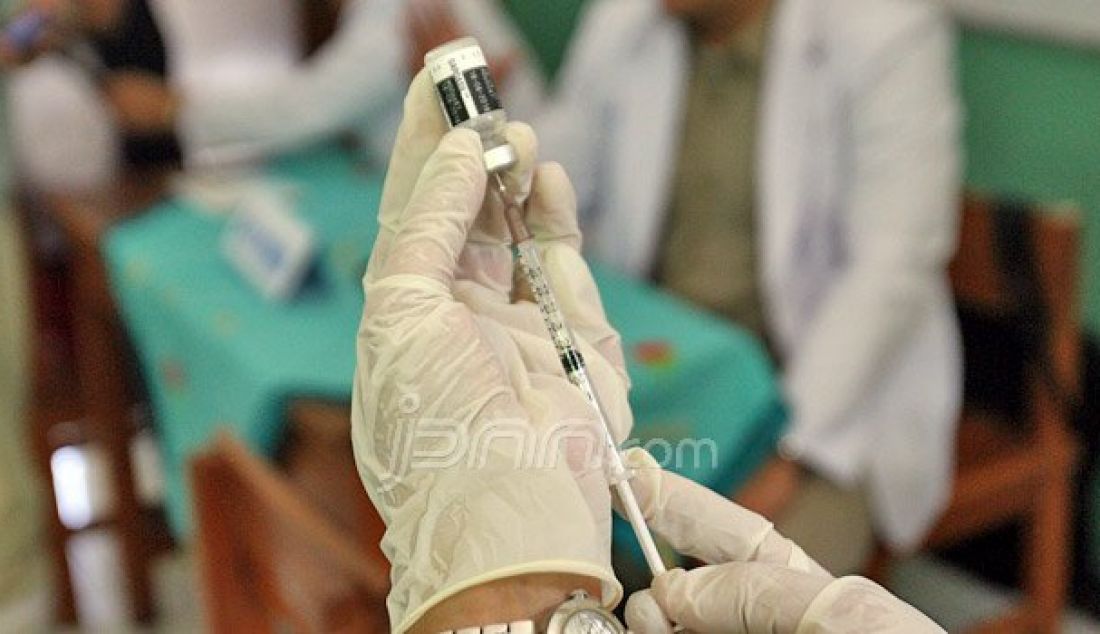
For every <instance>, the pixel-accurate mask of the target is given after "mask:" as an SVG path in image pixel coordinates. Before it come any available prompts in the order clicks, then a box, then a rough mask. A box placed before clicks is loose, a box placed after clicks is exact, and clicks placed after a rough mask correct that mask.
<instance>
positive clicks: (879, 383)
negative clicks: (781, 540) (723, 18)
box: [531, 0, 961, 548]
mask: <svg viewBox="0 0 1100 634" xmlns="http://www.w3.org/2000/svg"><path fill="white" fill-rule="evenodd" d="M952 62H953V33H952V29H951V26H950V24H949V22H948V19H947V18H946V16H944V15H943V14H942V13H941V12H940V11H939V10H938V9H936V8H935V6H934V5H933V4H932V3H929V2H922V1H919V0H780V2H779V4H778V5H777V8H776V14H775V15H774V17H773V23H772V33H771V39H770V43H769V50H768V51H767V55H766V71H765V79H764V82H765V83H764V87H763V91H762V99H763V103H762V106H761V111H762V114H761V121H760V124H759V131H760V132H759V134H760V136H759V140H758V144H757V145H758V157H757V170H758V178H757V182H758V184H759V185H758V192H757V195H758V202H757V209H758V221H757V226H758V227H759V229H758V231H759V240H760V242H761V244H760V252H761V254H762V255H761V257H762V263H761V267H760V270H761V275H762V278H763V279H762V288H763V289H764V295H765V297H764V301H765V304H766V307H767V314H768V319H769V322H770V328H771V330H772V333H773V335H774V337H775V339H776V343H777V345H778V347H779V350H780V353H781V355H782V357H783V361H784V364H783V365H784V378H783V383H784V387H785V390H786V393H787V396H788V399H789V402H790V405H791V409H792V421H791V429H790V434H789V438H788V442H787V444H788V446H790V447H791V448H792V450H794V451H795V452H796V453H797V454H798V455H799V456H800V459H801V460H802V461H803V462H804V463H806V464H808V465H810V466H812V467H813V468H815V469H817V470H818V471H820V472H821V473H823V475H825V476H827V477H829V478H831V479H833V480H834V481H836V482H839V483H842V484H856V483H860V484H862V485H863V486H865V487H866V489H867V490H868V491H869V495H870V497H871V503H872V509H873V512H874V516H875V521H876V524H877V528H878V531H879V532H880V534H881V535H882V536H883V537H884V538H885V539H887V540H888V541H889V542H890V543H891V544H892V545H893V546H895V547H898V548H905V547H912V546H914V545H916V544H917V543H918V542H919V540H920V539H921V537H922V536H923V535H924V534H925V532H926V531H927V530H928V528H929V527H930V525H931V523H932V522H933V521H934V519H935V518H936V516H937V514H938V513H939V512H940V511H941V510H942V508H943V507H944V505H945V502H946V500H947V496H948V492H949V485H950V478H951V473H952V466H953V455H954V454H953V449H954V431H955V421H956V420H957V415H958V412H959V407H960V396H961V367H960V366H961V362H960V356H959V341H958V333H957V324H956V323H955V320H954V316H953V308H952V303H951V298H950V294H949V290H948V286H947V280H946V273H945V268H946V264H947V263H948V261H949V258H950V257H951V255H952V253H953V251H954V247H955V235H956V210H957V208H958V206H959V173H960V157H959V154H960V150H959V139H958V129H959V121H960V108H959V105H958V102H957V99H956V92H955V80H954V74H953V71H952V67H953V64H952ZM688 63H689V41H688V37H687V33H686V30H685V28H684V25H683V24H681V23H680V22H679V21H678V20H675V19H672V18H670V17H668V16H666V15H664V13H663V11H662V9H661V7H660V3H659V2H658V1H657V0H599V1H597V2H594V3H593V5H592V6H591V7H590V8H589V9H588V10H587V13H586V15H585V17H584V18H583V20H582V23H581V25H580V27H579V30H578V33H577V36H576V39H575V40H574V43H573V45H572V47H571V50H570V52H569V54H568V56H567V59H566V62H565V65H564V67H563V69H562V72H561V75H560V81H559V83H558V88H557V92H556V93H555V96H554V99H553V101H552V102H550V105H549V106H548V107H547V108H545V109H544V110H543V111H542V112H539V113H533V114H532V115H531V116H532V119H533V122H534V124H535V127H536V130H537V131H538V132H539V137H540V141H541V145H542V148H543V150H542V156H543V157H544V158H550V159H556V160H559V161H561V162H563V163H564V164H565V166H566V168H567V170H568V171H569V173H570V175H571V177H572V178H573V179H574V181H575V184H576V186H577V190H578V198H579V202H580V206H581V209H582V227H583V229H584V231H585V239H586V246H587V250H588V252H589V253H590V255H592V256H594V257H595V258H596V259H599V260H602V261H605V262H608V263H611V264H613V265H616V266H617V267H619V268H620V269H623V270H625V271H627V272H630V273H633V274H635V275H637V276H645V275H647V274H648V273H649V272H650V271H651V270H652V268H653V266H654V262H655V259H656V257H657V255H658V248H659V245H660V242H661V239H660V235H661V228H662V223H663V220H664V213H665V210H666V207H667V203H668V197H669V187H670V179H671V176H672V172H673V167H674V166H675V165H676V159H675V157H676V155H677V153H678V151H679V149H680V148H679V147H678V138H679V130H680V125H681V113H682V109H683V104H682V101H683V99H682V96H683V95H684V94H685V91H684V88H685V78H686V77H687V76H688V68H687V65H688Z"/></svg>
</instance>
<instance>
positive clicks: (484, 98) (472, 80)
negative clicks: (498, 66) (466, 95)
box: [462, 66, 501, 114]
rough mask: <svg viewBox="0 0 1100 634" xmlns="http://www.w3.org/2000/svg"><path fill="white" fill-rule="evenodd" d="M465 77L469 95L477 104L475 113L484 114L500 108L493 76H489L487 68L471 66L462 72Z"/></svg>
mask: <svg viewBox="0 0 1100 634" xmlns="http://www.w3.org/2000/svg"><path fill="white" fill-rule="evenodd" d="M462 76H463V77H464V78H465V79H466V87H467V88H469V89H470V96H471V97H473V98H474V103H475V104H477V113H478V114H485V113H487V112H492V111H494V110H500V109H501V105H500V97H498V96H497V87H496V84H494V83H493V78H492V77H490V76H489V69H488V68H486V67H484V66H478V67H477V68H471V69H470V70H468V71H466V72H464V73H462Z"/></svg>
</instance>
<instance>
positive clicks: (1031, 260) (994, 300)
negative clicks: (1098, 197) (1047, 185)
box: [951, 195, 1082, 433]
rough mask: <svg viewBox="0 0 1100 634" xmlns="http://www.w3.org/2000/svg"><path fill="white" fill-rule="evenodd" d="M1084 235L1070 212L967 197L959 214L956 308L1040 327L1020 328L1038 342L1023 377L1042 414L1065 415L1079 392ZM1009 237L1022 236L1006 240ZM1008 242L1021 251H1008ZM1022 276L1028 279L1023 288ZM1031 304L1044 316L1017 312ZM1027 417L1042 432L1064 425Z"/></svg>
mask: <svg viewBox="0 0 1100 634" xmlns="http://www.w3.org/2000/svg"><path fill="white" fill-rule="evenodd" d="M1008 214H1012V215H1013V216H1012V217H1011V218H1009V217H1006V215H1008ZM1006 220H1007V221H1009V222H1006ZM1013 225H1014V226H1013ZM1006 227H1008V229H1007V230H1006ZM1081 232H1082V227H1081V214H1080V212H1079V210H1077V209H1076V208H1075V207H1072V206H1061V207H1050V208H1033V209H1026V208H1023V207H1021V206H1020V205H1018V204H1007V203H1006V204H1002V203H999V202H997V201H995V200H992V199H988V198H982V197H979V196H976V195H970V196H967V198H966V201H965V204H964V207H963V212H962V219H961V227H960V232H959V249H958V253H957V255H956V256H955V259H954V261H953V262H952V264H951V281H952V286H953V289H954V293H955V297H956V301H957V302H958V303H959V305H960V306H964V307H966V309H967V310H971V311H978V312H980V313H982V314H984V315H987V316H991V317H994V318H996V317H998V316H1006V315H1015V317H1016V318H1019V317H1020V316H1021V315H1022V316H1023V319H1024V320H1025V321H1027V322H1041V323H1025V324H1024V326H1025V327H1026V328H1032V329H1035V334H1036V338H1037V339H1038V341H1037V345H1036V350H1035V355H1036V356H1037V357H1038V358H1037V359H1034V361H1035V363H1033V364H1031V365H1035V366H1038V367H1029V368H1027V371H1026V373H1025V376H1026V379H1027V383H1028V386H1029V388H1028V389H1029V392H1030V393H1029V394H1027V395H1026V396H1027V398H1029V399H1037V400H1038V402H1039V408H1038V409H1039V410H1040V411H1049V410H1050V409H1051V408H1054V409H1064V406H1065V405H1066V400H1067V399H1069V400H1072V399H1074V398H1075V397H1076V394H1077V391H1078V383H1079V382H1080V368H1081V318H1080V303H1079V302H1080V291H1079V286H1080V282H1079V280H1080V270H1079V262H1078V260H1079V257H1080V244H1081ZM1013 233H1019V234H1021V235H1018V236H1015V237H1013V236H1011V235H1006V234H1013ZM1006 240H1007V241H1008V242H1009V243H1010V244H1008V245H1007V246H1006ZM1013 241H1015V242H1017V243H1018V244H1017V245H1015V246H1022V247H1024V248H1022V249H1020V250H1018V251H1017V250H1013V249H1012V248H1011V247H1012V246H1013V245H1012V244H1011V243H1012V242H1013ZM1021 269H1023V273H1021ZM1021 277H1023V278H1032V279H1030V281H1025V282H1024V283H1021V281H1020V278H1021ZM1014 278H1015V279H1014ZM1021 287H1022V288H1021ZM1028 305H1033V306H1035V305H1037V306H1041V310H1040V311H1039V313H1038V314H1036V313H1035V312H1034V311H1032V312H1027V311H1025V312H1023V313H1021V312H1020V311H1019V309H1020V308H1021V307H1026V306H1028ZM1032 414H1033V415H1034V417H1035V418H1037V424H1038V427H1039V431H1040V433H1043V429H1044V428H1045V427H1047V426H1049V421H1050V420H1051V419H1052V418H1055V419H1057V418H1064V416H1063V417H1049V416H1044V415H1041V414H1037V413H1036V412H1032Z"/></svg>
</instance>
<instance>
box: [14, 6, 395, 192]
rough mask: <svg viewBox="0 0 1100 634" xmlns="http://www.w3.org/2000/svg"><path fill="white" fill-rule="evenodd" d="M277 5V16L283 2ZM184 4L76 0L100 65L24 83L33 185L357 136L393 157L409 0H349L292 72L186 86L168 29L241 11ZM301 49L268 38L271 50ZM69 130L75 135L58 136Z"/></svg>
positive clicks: (83, 181)
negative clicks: (327, 34) (328, 34)
mask: <svg viewBox="0 0 1100 634" xmlns="http://www.w3.org/2000/svg"><path fill="white" fill-rule="evenodd" d="M271 2H272V5H273V6H272V10H273V11H274V10H276V9H277V8H278V7H277V6H276V5H277V0H271ZM173 3H174V0H152V1H150V0H71V2H70V3H69V4H68V8H67V9H65V10H67V11H70V12H72V13H75V14H78V15H79V16H80V18H81V21H82V22H83V23H84V25H86V26H87V28H88V32H89V33H90V37H89V38H88V44H90V45H91V46H90V47H91V49H92V53H93V57H94V62H93V63H91V64H89V63H87V60H86V59H82V60H80V61H81V62H82V63H80V64H73V63H71V62H70V61H69V60H57V59H55V60H52V61H53V63H52V64H49V65H47V64H45V63H43V66H47V67H46V68H42V69H35V70H36V71H41V72H39V73H38V75H39V76H38V77H35V78H34V79H33V81H31V80H28V81H26V82H24V83H27V84H37V85H32V86H28V87H27V89H26V90H20V91H19V92H18V94H17V97H18V99H17V101H18V104H17V105H18V108H17V113H16V119H17V124H16V127H17V128H18V130H17V131H19V130H22V133H21V134H20V135H19V136H20V138H21V139H23V140H24V142H23V143H20V147H21V159H22V161H21V162H22V163H24V164H25V165H28V166H30V167H31V171H32V174H31V175H30V176H31V179H30V180H31V181H32V182H35V183H36V184H44V185H45V186H47V187H55V188H56V187H60V188H72V187H74V186H78V187H79V186H89V185H95V184H97V183H102V182H106V181H107V180H109V179H110V178H111V177H112V176H113V175H114V170H113V169H99V170H92V171H94V172H95V174H97V176H96V177H89V176H88V175H87V174H86V172H87V171H88V170H87V169H82V166H84V165H86V164H90V163H91V164H97V165H100V166H102V165H104V164H109V165H111V166H112V167H113V164H114V163H116V162H118V163H120V164H121V165H122V166H141V165H149V164H173V163H175V162H177V161H178V160H179V158H180V154H181V147H182V154H183V155H184V157H183V158H184V159H185V160H187V161H188V162H195V163H200V164H207V163H210V164H217V163H222V162H226V161H228V162H235V161H239V160H250V159H255V158H262V157H264V156H268V155H271V154H278V153H282V152H286V151H290V150H293V149H295V148H298V147H301V146H304V145H308V144H310V143H314V142H317V141H319V140H323V139H325V138H326V137H331V136H334V135H336V134H338V133H340V132H344V131H349V130H355V131H365V134H364V136H365V138H366V145H367V146H368V152H367V153H368V155H369V156H371V157H375V156H378V157H382V158H384V157H385V156H387V155H388V151H389V144H390V143H391V142H392V137H393V134H394V133H395V131H396V123H397V121H396V119H397V116H398V113H399V111H400V106H401V101H400V97H401V94H402V90H403V88H402V86H404V85H405V84H406V83H407V81H408V74H407V71H408V69H407V63H406V52H405V51H406V46H405V42H404V36H403V35H402V33H401V31H400V30H399V29H398V28H397V25H400V24H401V21H400V19H399V17H398V16H400V15H403V14H402V12H401V5H402V4H403V3H402V1H401V0H347V1H346V2H343V3H342V4H343V5H344V7H343V15H342V19H341V23H340V28H339V30H338V32H337V33H336V34H335V36H334V37H333V38H332V39H331V40H330V41H329V42H327V43H326V44H325V45H324V46H323V47H322V48H321V49H320V50H319V51H317V52H316V53H315V54H314V55H312V56H311V57H310V58H309V59H307V60H305V61H304V62H302V63H301V64H299V65H298V66H296V67H294V68H290V69H287V70H286V71H285V72H271V68H270V67H268V66H265V65H264V64H263V63H262V62H263V60H258V59H257V60H254V61H255V63H256V68H255V72H254V73H252V74H250V75H249V76H248V77H247V78H246V79H245V80H242V81H225V78H224V77H205V78H204V77H198V78H189V79H192V80H191V81H186V82H182V81H175V80H174V78H173V77H172V76H171V75H172V73H173V70H174V69H175V67H176V66H178V64H176V63H174V62H173V61H172V58H173V56H174V55H176V54H177V53H179V51H176V50H173V47H172V44H173V42H172V40H171V38H169V37H162V35H161V33H162V31H163V32H165V33H166V34H171V33H172V32H174V31H178V30H179V29H180V28H184V29H186V28H198V29H199V30H204V27H203V25H207V26H210V27H211V28H212V27H213V25H217V24H219V23H220V22H224V21H225V20H229V19H231V18H232V17H233V16H234V15H236V13H239V11H238V9H240V7H234V6H232V5H223V4H219V3H208V4H207V5H190V6H188V5H175V4H173ZM253 8H254V7H253ZM295 13H296V12H295ZM173 20H176V21H186V22H188V24H184V25H181V24H174V23H173ZM237 35H238V36H239V37H242V38H243V37H246V36H247V34H243V33H242V34H237ZM166 40H167V44H166ZM293 46H294V44H293V43H291V42H283V43H279V42H271V43H269V48H270V49H271V50H272V51H274V50H275V49H279V48H281V47H293ZM261 66H263V67H262V68H261ZM20 88H21V89H22V88H23V86H20ZM58 128H61V129H63V130H65V133H64V134H59V133H56V132H55V133H54V134H52V135H51V134H50V131H51V130H57V129H58ZM44 135H45V136H46V137H48V140H49V143H47V144H45V146H44V145H43V143H42V140H43V136H44ZM105 137H106V138H105ZM113 155H119V156H120V158H121V161H115V160H114V159H113V158H112V156H113ZM66 159H67V160H66Z"/></svg>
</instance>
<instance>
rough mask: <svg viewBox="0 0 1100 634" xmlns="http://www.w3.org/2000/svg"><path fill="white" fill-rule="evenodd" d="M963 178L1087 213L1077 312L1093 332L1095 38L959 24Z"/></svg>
mask: <svg viewBox="0 0 1100 634" xmlns="http://www.w3.org/2000/svg"><path fill="white" fill-rule="evenodd" d="M960 59H961V82H962V92H963V98H964V100H965V102H966V105H967V108H968V111H969V112H968V115H967V116H968V122H967V126H966V147H967V152H968V154H969V157H968V163H969V167H968V169H967V183H968V185H970V186H971V187H973V188H977V189H981V190H984V191H989V192H995V193H998V194H1014V195H1021V196H1026V197H1028V198H1031V199H1034V200H1040V201H1044V202H1062V201H1073V202H1076V203H1078V204H1080V205H1081V206H1082V207H1083V209H1084V210H1085V212H1086V214H1085V215H1086V218H1085V220H1086V226H1087V233H1086V240H1085V243H1086V244H1085V254H1084V258H1083V261H1082V268H1083V270H1084V277H1085V280H1084V282H1085V298H1084V300H1085V301H1084V304H1085V307H1084V310H1085V319H1086V321H1087V323H1088V325H1089V327H1090V329H1091V331H1092V332H1093V333H1097V334H1100V47H1097V48H1096V49H1093V50H1084V49H1076V48H1070V47H1063V46H1059V45H1054V44H1049V43H1046V42H1037V41H1032V40H1029V39H1021V38H1016V37H1012V36H1006V35H1000V34H993V33H987V32H978V31H967V32H965V33H964V36H963V38H962V42H961V46H960Z"/></svg>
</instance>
